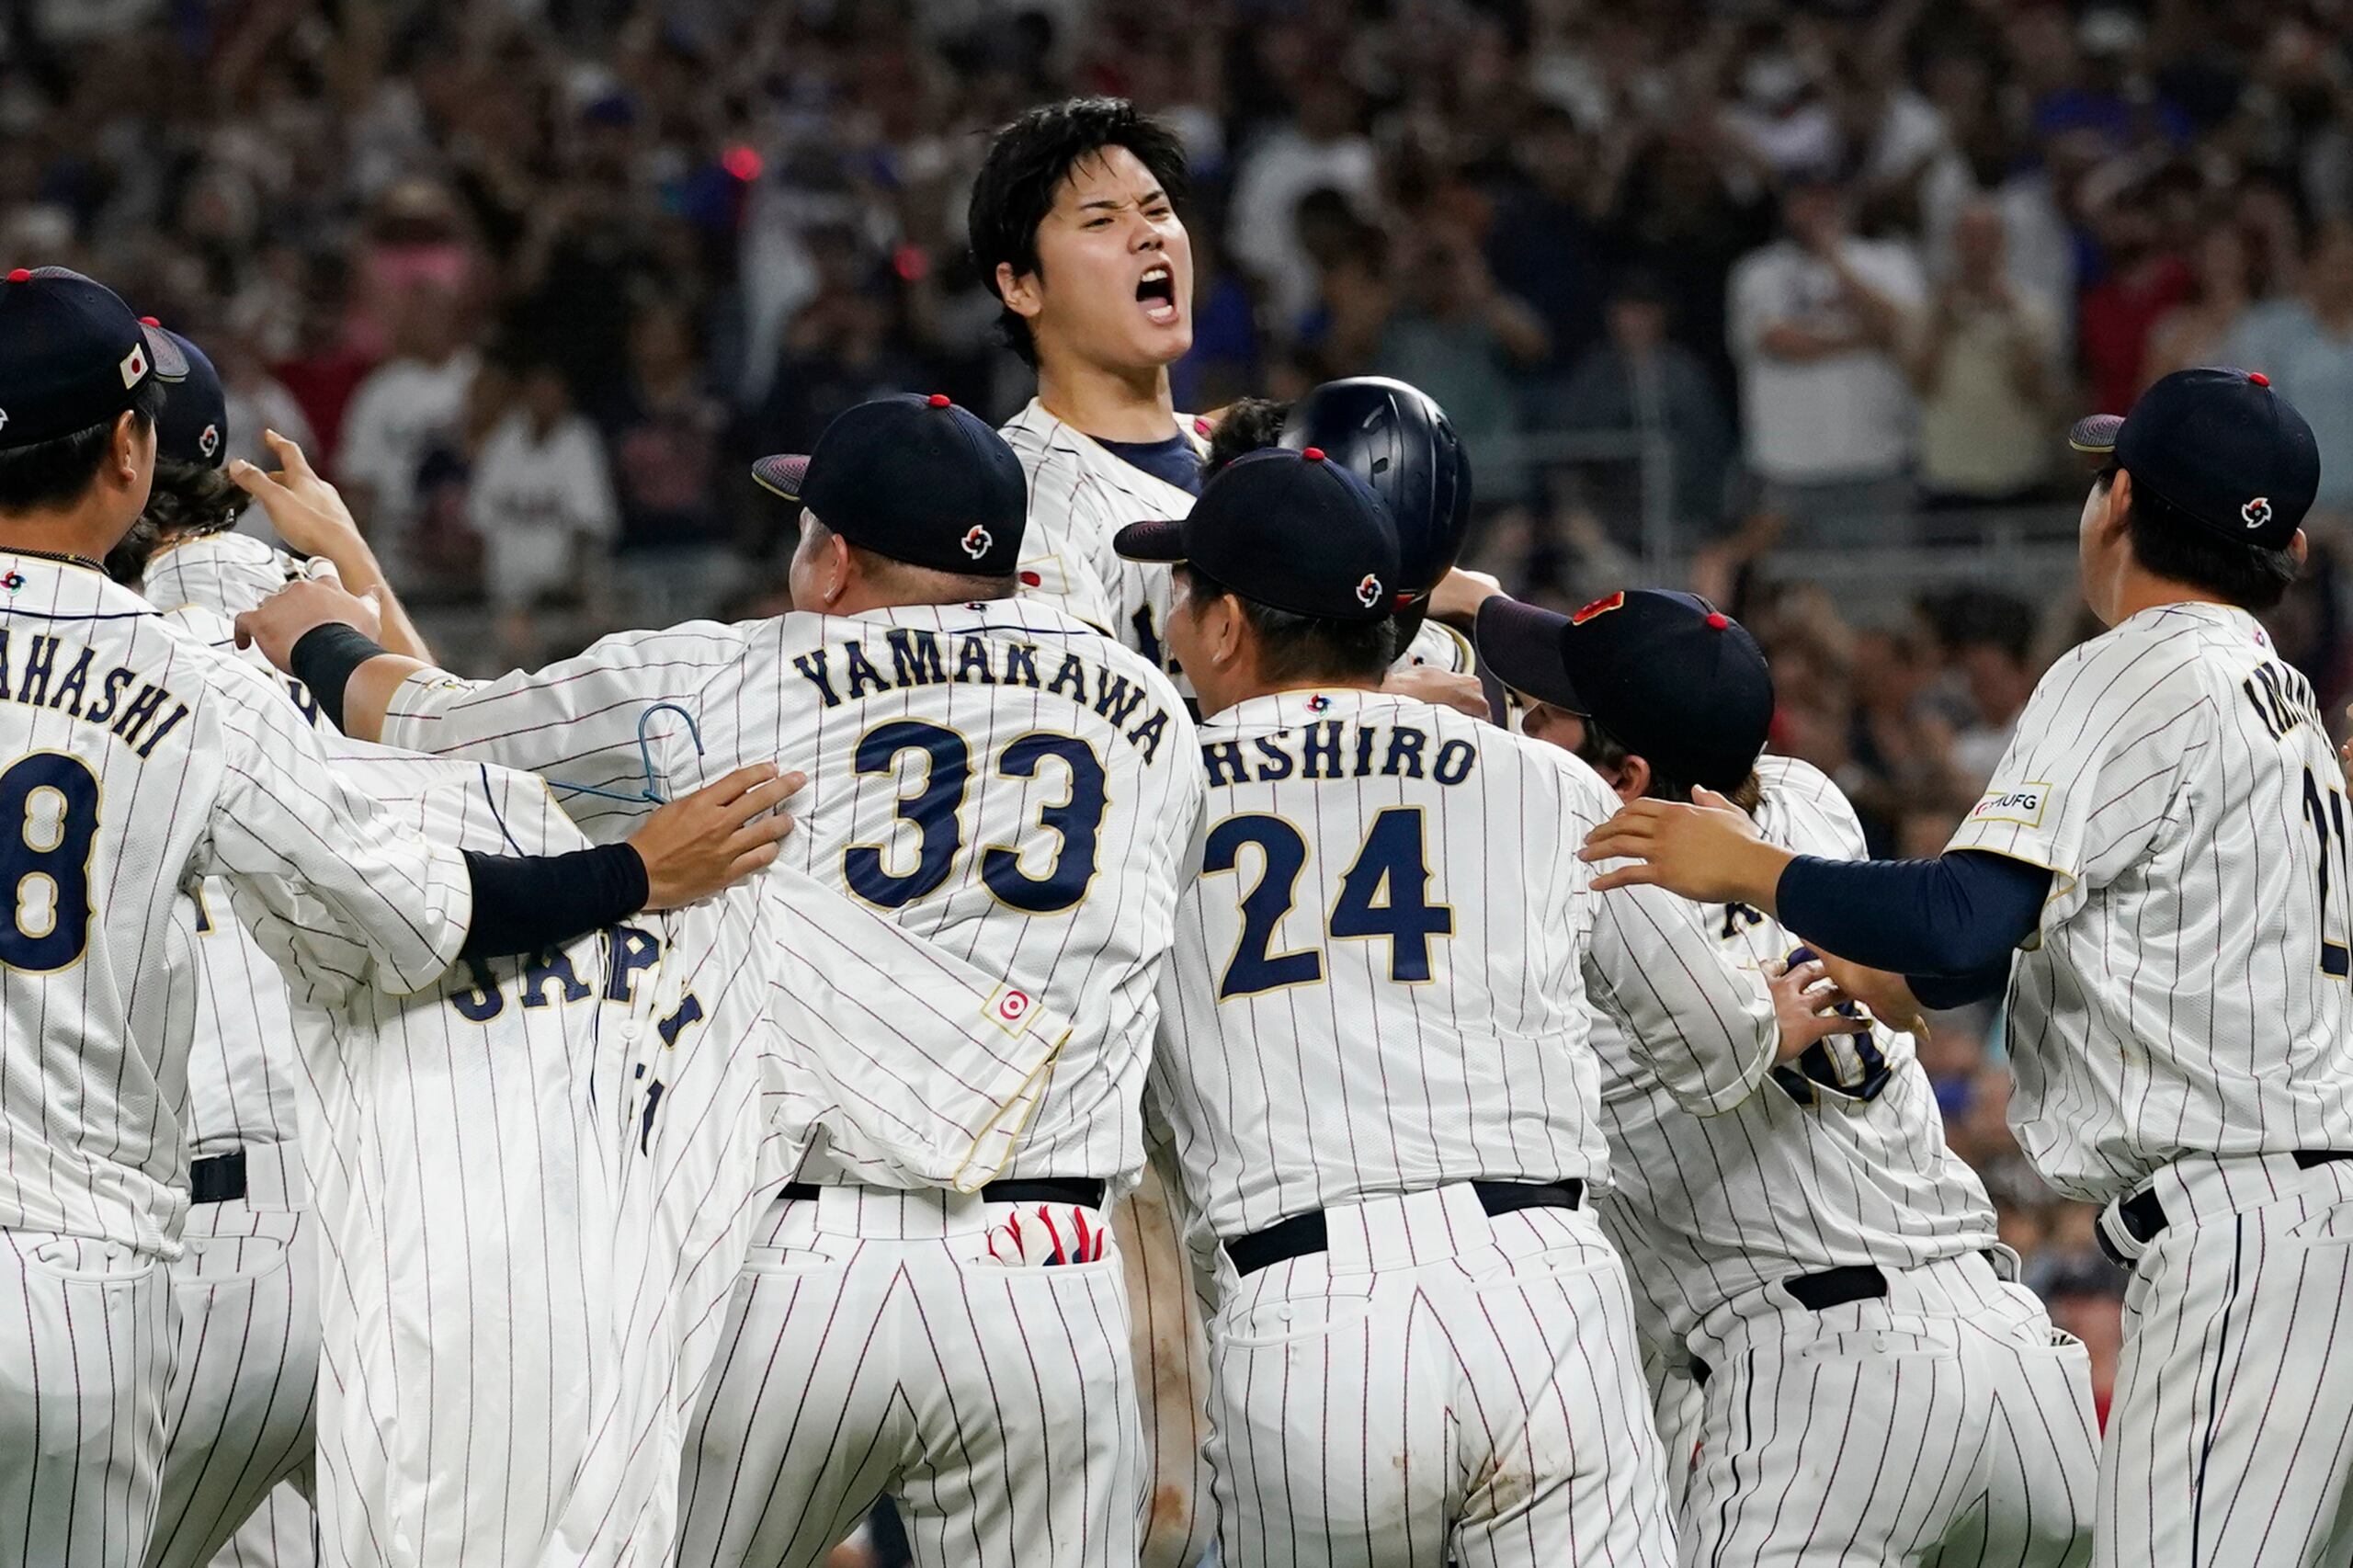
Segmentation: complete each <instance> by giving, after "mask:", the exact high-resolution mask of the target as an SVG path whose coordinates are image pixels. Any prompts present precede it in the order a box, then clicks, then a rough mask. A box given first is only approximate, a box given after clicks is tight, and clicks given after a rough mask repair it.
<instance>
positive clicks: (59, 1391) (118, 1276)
mask: <svg viewBox="0 0 2353 1568" xmlns="http://www.w3.org/2000/svg"><path fill="white" fill-rule="evenodd" d="M171 1365H172V1299H171V1285H170V1281H169V1280H168V1279H167V1278H166V1277H165V1271H164V1262H163V1260H162V1259H161V1258H158V1257H156V1256H153V1254H151V1253H145V1252H142V1251H140V1250H138V1249H137V1248H134V1247H132V1246H131V1245H129V1244H125V1243H122V1242H112V1241H100V1240H97V1239H96V1238H93V1237H86V1236H64V1235H42V1234H40V1233H35V1232H30V1231H0V1560H5V1561H7V1562H23V1563H28V1564H30V1563H36V1562H39V1563H50V1562H57V1563H68V1562H70V1563H73V1564H74V1568H83V1565H84V1564H87V1565H89V1568H135V1565H136V1564H137V1563H138V1562H139V1561H140V1555H141V1553H142V1552H143V1551H145V1550H146V1546H147V1537H148V1534H149V1532H150V1531H151V1530H152V1529H153V1527H154V1522H155V1506H156V1481H157V1475H158V1472H159V1471H160V1470H161V1468H162V1464H163V1457H164V1384H165V1379H167V1378H168V1377H169V1376H170V1374H171Z"/></svg>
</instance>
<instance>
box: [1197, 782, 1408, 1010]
mask: <svg viewBox="0 0 2353 1568" xmlns="http://www.w3.org/2000/svg"><path fill="white" fill-rule="evenodd" d="M1245 844H1255V845H1256V846H1258V852H1259V854H1260V855H1261V856H1263V857H1264V858H1265V866H1264V869H1262V870H1261V871H1260V872H1259V875H1258V880H1257V881H1256V883H1255V884H1253V885H1252V887H1251V888H1250V891H1249V892H1245V893H1244V894H1243V895H1242V903H1241V909H1242V935H1241V937H1239V938H1238V939H1237V940H1236V941H1235V943H1234V947H1233V958H1232V959H1230V960H1227V962H1226V966H1225V973H1224V975H1223V976H1222V978H1221V979H1220V980H1219V981H1218V987H1217V994H1218V1000H1219V1001H1221V1002H1222V1001H1225V1000H1227V999H1228V998H1230V997H1234V996H1256V995H1257V994H1260V993H1262V992H1267V991H1274V990H1279V989H1280V988H1281V987H1283V986H1286V985H1313V984H1314V983H1316V982H1318V981H1320V980H1322V979H1323V978H1324V958H1323V955H1322V954H1321V953H1319V952H1317V951H1316V950H1315V949H1313V948H1301V949H1295V950H1293V951H1291V952H1288V953H1274V954H1269V953H1268V952H1267V949H1268V948H1270V947H1271V946H1273V945H1274V940H1275V932H1276V929H1277V927H1279V926H1280V925H1281V924H1282V918H1283V916H1284V915H1288V914H1290V909H1291V905H1292V903H1295V902H1296V901H1297V898H1298V895H1299V879H1300V876H1301V874H1302V872H1304V871H1305V870H1306V869H1307V840H1306V839H1305V838H1303V837H1302V836H1301V835H1300V831H1299V829H1297V828H1295V827H1293V826H1292V825H1291V824H1289V823H1287V822H1285V821H1284V820H1283V819H1282V818H1280V817H1275V816H1266V815H1262V814H1259V813H1256V812H1250V813H1245V814H1244V815H1241V816H1232V817H1228V818H1226V819H1225V820H1224V821H1223V822H1222V823H1220V824H1217V826H1216V827H1214V828H1213V829H1211V832H1210V835H1209V837H1208V839H1207V840H1206V841H1205V842H1204V843H1203V845H1202V846H1201V873H1202V875H1204V876H1209V875H1212V874H1216V873H1219V872H1224V871H1231V870H1233V869H1235V868H1236V867H1237V866H1238V865H1239V864H1240V861H1241V851H1242V846H1244V845H1245ZM1429 883H1430V869H1429V860H1428V858H1427V854H1426V853H1425V850H1424V835H1423V824H1422V813H1421V811H1420V810H1419V808H1417V807H1411V806H1391V807H1389V808H1387V809H1386V810H1384V811H1382V812H1380V813H1378V814H1377V815H1375V816H1374V818H1373V819H1372V823H1371V825H1370V827H1368V828H1367V829H1366V830H1365V835H1364V843H1363V845H1362V846H1360V847H1359V848H1358V851H1357V856H1356V858H1355V860H1353V861H1352V862H1350V864H1349V866H1348V869H1347V870H1346V871H1345V872H1343V873H1342V874H1341V877H1340V887H1339V892H1338V896H1337V897H1336V898H1335V899H1334V900H1333V901H1332V913H1331V918H1330V922H1329V926H1330V930H1331V934H1332V936H1333V937H1334V938H1335V939H1336V940H1367V939H1370V938H1372V937H1386V938H1387V939H1388V942H1389V978H1390V980H1391V981H1392V983H1396V984H1399V985H1420V984H1425V983H1427V982H1428V981H1429V980H1430V979H1431V976H1432V972H1433V971H1432V968H1431V959H1430V939H1431V938H1432V937H1451V936H1453V935H1454V910H1453V908H1452V907H1451V906H1450V905H1448V904H1445V903H1430V902H1429Z"/></svg>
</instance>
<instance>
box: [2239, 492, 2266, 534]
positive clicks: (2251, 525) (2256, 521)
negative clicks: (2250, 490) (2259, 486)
mask: <svg viewBox="0 0 2353 1568" xmlns="http://www.w3.org/2000/svg"><path fill="white" fill-rule="evenodd" d="M2239 516H2240V517H2242V518H2244V519H2245V522H2246V526H2247V529H2248V531H2249V532H2253V531H2254V530H2255V529H2256V528H2261V527H2262V526H2263V525H2264V524H2266V523H2268V522H2269V521H2270V520H2271V502H2270V500H2269V498H2268V497H2267V496H2262V495H2258V496H2256V498H2255V499H2254V500H2252V501H2250V502H2248V503H2247V504H2246V505H2245V506H2241V507H2240V508H2239Z"/></svg>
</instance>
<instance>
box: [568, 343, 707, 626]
mask: <svg viewBox="0 0 2353 1568" xmlns="http://www.w3.org/2000/svg"><path fill="white" fill-rule="evenodd" d="M597 426H598V429H599V430H600V432H601V433H602V435H603V437H604V441H605V446H606V449H607V451H608V453H609V454H610V456H611V460H612V470H613V488H614V491H615V492H616V494H617V495H618V498H619V501H620V556H621V565H622V576H623V579H624V581H625V583H626V584H627V585H628V586H629V589H630V594H631V607H630V608H631V611H632V613H633V616H634V619H639V620H642V621H643V622H644V623H645V624H647V625H650V626H666V625H668V624H670V623H671V622H673V621H676V620H684V619H690V618H691V617H692V616H693V615H695V614H696V613H697V612H698V610H699V609H700V608H705V607H703V606H701V605H700V604H699V602H698V601H697V598H696V595H697V593H698V591H699V586H700V585H703V584H705V583H708V582H709V581H710V579H711V577H712V575H713V574H715V573H716V572H717V571H718V570H719V569H720V557H721V556H722V554H723V552H724V550H725V547H726V544H727V541H728V536H729V528H728V524H727V519H726V517H725V516H724V515H723V514H722V511H721V509H720V496H719V474H720V468H721V462H722V458H721V452H720V441H721V438H722V436H723V435H724V434H725V432H726V426H727V408H726V405H725V404H724V403H722V402H720V400H719V399H718V398H717V397H716V396H715V395H713V394H712V392H711V391H710V384H709V381H708V380H707V379H706V376H705V371H704V366H703V363H702V361H701V359H700V358H699V356H698V354H697V353H696V350H695V339H694V332H693V326H692V324H691V323H690V322H689V321H688V319H687V315H686V312H684V311H682V310H680V309H679V308H678V307H677V305H676V304H675V303H673V302H671V301H666V300H655V301H647V302H646V303H643V304H642V305H640V306H639V307H638V310H637V312H636V314H635V315H634V316H633V317H632V318H631V321H630V326H629V370H628V373H627V374H626V375H625V376H623V377H622V378H621V380H620V384H619V385H617V386H616V387H614V389H613V391H612V392H611V394H610V395H609V396H608V397H607V399H606V400H605V403H604V406H603V407H602V408H600V409H598V410H597Z"/></svg>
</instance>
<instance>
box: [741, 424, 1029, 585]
mask: <svg viewBox="0 0 2353 1568" xmlns="http://www.w3.org/2000/svg"><path fill="white" fill-rule="evenodd" d="M752 477H753V478H754V479H755V480H757V481H758V482H759V483H760V485H761V487H762V488H763V489H765V490H767V491H768V492H769V493H771V494H776V495H780V496H782V497H783V498H784V499H786V500H787V501H791V502H794V503H796V504H798V505H800V506H806V507H808V508H809V510H810V511H812V512H813V513H814V514H816V517H817V520H818V521H819V522H821V523H823V524H824V525H825V527H827V528H831V529H833V530H834V532H835V533H837V534H839V535H841V536H842V537H843V538H844V539H846V540H849V541H850V543H852V544H854V545H857V546H858V547H859V548H860V549H863V550H870V551H874V553H875V554H877V555H881V556H887V557H888V558H890V559H891V560H892V561H903V562H906V563H907V564H908V565H910V566H923V567H927V568H929V569H930V570H932V571H934V572H953V573H956V574H960V575H963V576H972V577H1010V576H1012V575H1013V573H1014V568H1015V566H1016V564H1017V562H1019V561H1020V559H1021V534H1022V529H1023V528H1024V527H1025V526H1026V525H1027V523H1028V522H1029V480H1028V478H1027V477H1026V476H1025V475H1024V474H1023V473H1022V472H1021V460H1020V459H1019V458H1017V457H1016V456H1014V455H1013V449H1012V448H1011V447H1008V446H1006V444H1005V437H1002V436H1000V435H998V434H997V433H996V432H995V430H992V429H990V428H989V426H988V425H987V424H986V423H985V422H984V421H983V420H982V419H980V418H979V417H978V416H976V415H972V413H970V412H968V411H967V410H965V409H962V408H960V407H958V406H957V405H956V404H955V403H953V402H951V401H949V399H948V398H947V397H945V396H943V395H940V394H938V393H934V394H933V395H931V396H929V397H924V396H921V395H919V394H917V393H915V392H901V393H899V394H897V395H895V396H892V397H883V398H876V399H875V400H874V401H873V402H871V403H859V404H858V406H856V407H855V408H851V409H847V410H845V411H844V412H843V413H842V414H841V415H838V416H836V417H835V420H834V422H833V423H832V424H831V425H828V426H825V433H824V435H822V436H820V437H817V445H816V448H815V449H814V450H813V451H812V452H810V454H809V455H808V456H807V457H784V456H778V457H768V458H762V459H760V460H759V461H757V462H756V463H754V464H753V465H752Z"/></svg>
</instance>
